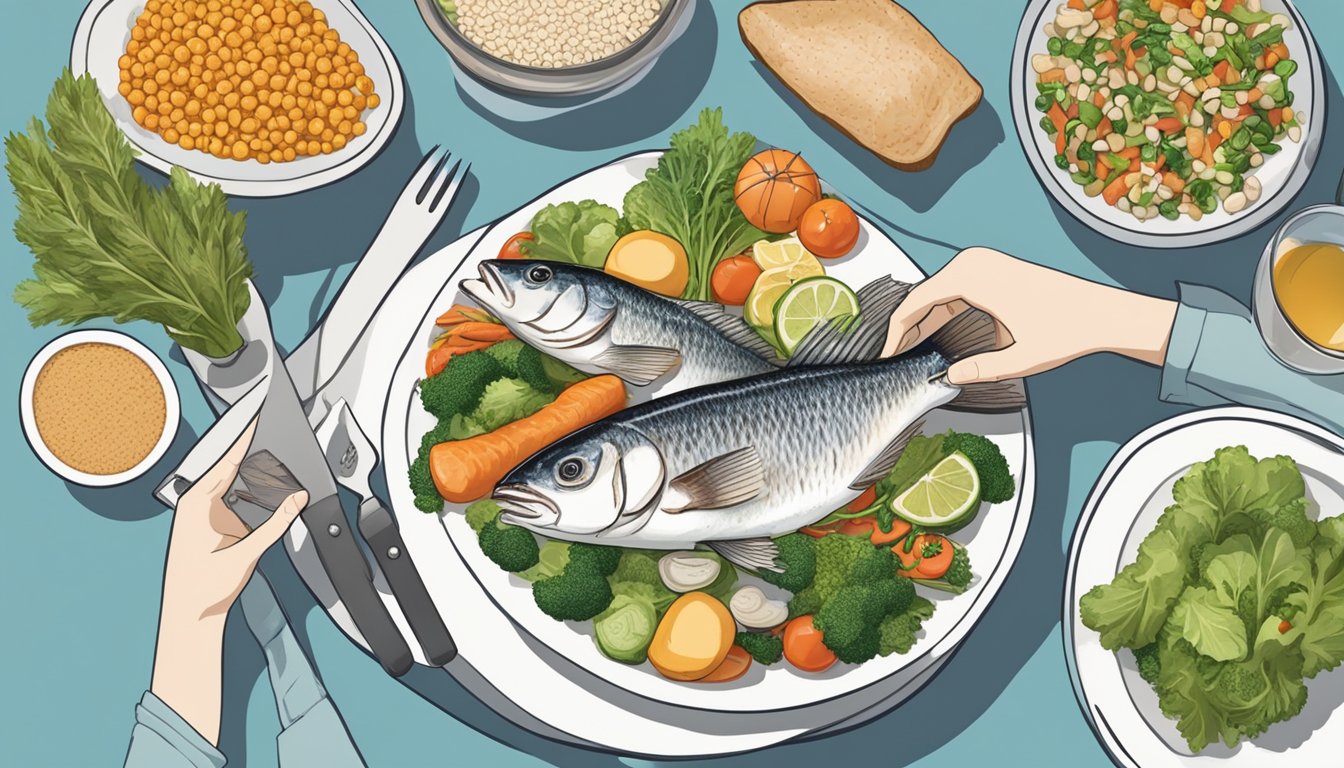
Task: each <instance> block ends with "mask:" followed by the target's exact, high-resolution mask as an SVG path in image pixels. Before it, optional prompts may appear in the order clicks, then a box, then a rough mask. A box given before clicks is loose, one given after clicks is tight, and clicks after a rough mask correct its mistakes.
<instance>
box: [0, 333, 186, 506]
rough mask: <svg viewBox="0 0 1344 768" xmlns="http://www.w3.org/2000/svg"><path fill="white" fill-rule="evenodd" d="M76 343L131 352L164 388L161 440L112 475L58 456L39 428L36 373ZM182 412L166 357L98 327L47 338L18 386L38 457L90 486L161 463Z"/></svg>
mask: <svg viewBox="0 0 1344 768" xmlns="http://www.w3.org/2000/svg"><path fill="white" fill-rule="evenodd" d="M76 344H110V345H112V346H114V347H120V348H122V349H124V350H126V351H127V352H130V353H131V354H133V355H135V356H136V357H138V358H140V360H141V361H142V362H144V364H145V365H147V366H149V370H150V371H152V372H153V373H154V378H156V379H158V381H159V386H160V387H162V388H163V406H164V420H163V434H161V435H159V439H158V442H156V443H154V447H153V448H151V449H150V451H149V453H148V454H146V455H145V458H143V459H141V460H140V463H138V464H136V465H135V466H134V467H131V468H130V469H128V470H126V471H125V472H118V473H116V474H112V475H94V474H89V473H88V472H81V471H80V470H78V469H75V468H74V467H71V466H69V465H67V464H66V463H65V462H63V461H61V460H60V459H58V458H57V457H56V454H54V453H52V452H51V449H50V448H48V447H47V444H46V443H44V442H42V434H41V433H40V432H38V430H37V419H36V418H35V417H34V415H33V388H34V387H35V386H36V385H37V375H38V374H39V373H41V372H42V368H43V367H44V366H46V364H47V362H48V361H49V360H51V358H52V357H55V355H56V353H57V352H60V351H61V350H63V349H69V348H70V347H73V346H75V345H76ZM180 412H181V404H180V402H179V401H178V397H177V385H176V384H174V383H173V377H172V376H171V375H169V373H168V369H167V368H166V367H165V366H164V364H163V361H162V360H160V359H159V357H158V355H155V354H154V353H153V352H152V351H150V349H149V347H146V346H145V345H144V344H141V343H140V342H138V341H136V340H135V339H133V338H131V337H130V336H127V335H126V334H124V333H119V332H117V331H105V330H97V329H88V330H80V331H70V332H69V333H66V334H62V335H60V336H57V337H56V338H55V339H52V340H51V341H49V342H47V345H46V346H45V347H43V348H42V349H40V350H38V352H37V354H36V355H33V359H32V360H30V361H29V362H28V368H27V370H25V371H24V372H23V384H22V385H21V387H20V390H19V414H20V418H21V419H22V421H23V436H24V438H26V439H27V440H28V445H29V446H31V447H32V449H33V453H35V454H37V458H39V459H41V461H42V463H43V464H45V465H47V469H50V470H51V471H52V472H55V473H56V474H57V475H59V476H61V477H62V478H64V479H66V480H69V481H70V482H72V483H75V484H78V485H85V486H89V487H91V488H108V487H111V486H114V485H121V484H122V483H129V482H130V481H132V480H134V479H136V478H137V477H140V476H141V475H143V474H145V472H147V471H148V470H149V468H150V467H152V466H154V465H155V464H156V463H158V461H159V459H161V458H163V454H164V453H165V452H167V450H168V446H169V445H171V444H172V442H173V438H174V437H176V436H177V424H178V419H179V416H180Z"/></svg>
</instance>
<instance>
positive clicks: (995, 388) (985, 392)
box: [943, 374, 1027, 413]
mask: <svg viewBox="0 0 1344 768" xmlns="http://www.w3.org/2000/svg"><path fill="white" fill-rule="evenodd" d="M944 375H946V374H944ZM958 386H960V387H961V394H959V395H957V397H956V399H954V400H953V401H952V402H950V403H948V404H947V405H944V406H943V407H944V408H946V409H948V410H949V411H966V412H968V413H1012V412H1013V411H1020V410H1022V409H1023V408H1026V407H1027V387H1026V385H1025V384H1024V383H1023V382H1022V380H1021V379H1004V380H1003V381H985V382H981V383H979V384H960V385H958Z"/></svg>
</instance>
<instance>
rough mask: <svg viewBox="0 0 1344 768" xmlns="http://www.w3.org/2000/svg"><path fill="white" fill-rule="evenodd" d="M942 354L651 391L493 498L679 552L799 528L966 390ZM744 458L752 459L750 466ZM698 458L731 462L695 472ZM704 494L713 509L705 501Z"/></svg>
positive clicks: (530, 523)
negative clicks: (951, 377) (654, 394)
mask: <svg viewBox="0 0 1344 768" xmlns="http://www.w3.org/2000/svg"><path fill="white" fill-rule="evenodd" d="M947 365H948V360H947V358H945V357H944V356H943V355H942V354H940V353H939V352H937V351H928V352H922V353H921V354H918V355H914V356H904V357H901V358H889V359H884V360H877V361H873V362H865V363H845V364H838V365H826V366H816V367H803V368H789V369H784V370H778V371H774V372H771V373H766V374H762V375H758V376H754V377H752V378H748V379H744V380H740V381H730V382H725V383H721V384H716V385H712V386H708V387H702V388H699V389H696V390H694V391H688V392H681V393H678V394H676V395H672V396H670V397H663V398H658V399H656V400H653V401H650V402H647V403H643V404H640V405H636V406H633V407H631V408H628V409H626V410H624V411H621V412H620V413H617V414H614V415H613V416H611V417H608V418H606V419H604V420H602V421H599V422H596V423H594V424H592V425H590V426H588V427H586V428H584V429H582V430H579V431H578V432H575V433H574V434H572V435H570V436H569V437H568V438H565V439H564V440H562V441H560V442H559V443H556V444H554V445H552V446H550V447H548V448H546V449H545V450H543V451H541V452H539V453H538V454H536V455H535V456H533V457H532V458H531V459H529V460H528V461H527V462H525V463H524V464H522V465H521V466H519V467H518V468H516V469H514V470H513V471H512V472H510V473H509V475H508V476H507V477H506V478H505V479H504V480H503V481H502V482H501V484H500V485H499V487H498V488H497V489H496V492H495V494H494V499H495V500H496V501H497V502H498V503H499V504H500V505H501V507H502V508H503V510H504V515H503V518H502V519H503V520H504V521H505V522H509V523H513V524H516V525H521V526H524V527H526V528H529V529H531V530H533V531H536V532H537V533H539V534H542V535H544V536H548V537H551V538H558V539H565V540H571V541H591V542H593V543H602V544H614V545H619V546H626V547H643V548H652V549H683V548H689V547H691V546H694V545H696V544H699V543H709V544H710V545H711V546H712V545H713V543H714V542H731V541H738V540H755V539H759V538H761V537H774V536H779V535H782V534H785V533H789V532H792V531H796V530H797V529H799V528H801V527H803V526H806V525H809V524H811V523H814V522H816V521H817V520H819V519H821V518H822V517H824V516H825V515H827V514H828V513H829V512H831V511H832V510H834V509H836V508H837V507H839V506H841V505H842V504H844V503H846V502H848V501H849V500H850V499H852V498H853V497H854V495H855V494H856V492H857V491H856V488H855V483H856V480H858V479H859V477H860V475H862V474H865V470H866V469H869V468H870V465H871V464H873V462H874V460H875V459H877V458H878V457H879V456H880V455H882V454H883V453H884V451H886V449H887V448H888V447H889V446H890V445H891V444H892V443H893V442H894V441H897V439H898V437H900V436H902V435H903V434H904V435H909V434H911V431H912V429H911V428H914V425H916V424H917V423H919V422H920V421H921V417H922V416H923V415H924V414H925V413H927V412H928V411H930V410H932V409H934V408H937V407H939V406H942V405H945V404H947V403H949V402H951V401H953V400H954V399H955V398H957V396H958V394H959V393H960V392H961V391H962V390H961V388H959V387H957V386H955V385H952V384H948V383H947V382H946V378H945V377H943V376H940V375H939V374H940V373H942V372H943V371H945V370H946V368H947ZM1019 407H1020V406H1019ZM735 452H736V453H735ZM753 453H754V456H752V454H753ZM888 455H890V453H889V452H888ZM744 456H746V457H747V458H746V459H743V457H744ZM725 457H729V458H725ZM738 459H743V460H740V461H739V460H738ZM751 459H758V462H757V463H756V464H755V465H754V466H745V465H750V464H752V461H751ZM892 461H894V459H893V460H892ZM707 462H711V466H717V467H719V468H721V469H723V468H726V469H727V471H720V472H715V473H712V476H709V477H706V473H705V472H703V471H702V472H699V473H697V472H696V471H695V470H696V468H697V467H703V466H705V465H706V463H707ZM737 465H744V466H737ZM734 467H736V469H734ZM688 478H694V479H695V480H697V481H699V482H688ZM679 479H680V482H679ZM706 481H708V482H706ZM868 482H871V480H867V481H864V484H866V483H868ZM706 491H708V492H709V493H710V494H711V495H714V496H717V498H715V499H711V500H709V504H710V505H713V506H718V507H720V508H704V505H705V503H706V499H705V498H704V494H705V493H706ZM697 496H698V497H700V498H695V497H697ZM747 496H750V497H749V498H747ZM734 501H735V502H736V503H724V502H734ZM697 505H700V506H697Z"/></svg>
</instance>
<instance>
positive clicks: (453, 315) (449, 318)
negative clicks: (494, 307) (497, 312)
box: [434, 304, 499, 326]
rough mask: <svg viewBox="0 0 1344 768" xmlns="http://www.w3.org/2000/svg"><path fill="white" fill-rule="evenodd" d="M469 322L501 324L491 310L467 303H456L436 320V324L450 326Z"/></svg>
mask: <svg viewBox="0 0 1344 768" xmlns="http://www.w3.org/2000/svg"><path fill="white" fill-rule="evenodd" d="M467 322H473V323H491V324H493V325H498V324H499V321H498V320H496V319H495V318H493V317H491V316H490V313H489V312H486V311H485V310H483V309H477V308H476V307H469V306H467V305H465V304H454V305H453V306H452V307H451V308H449V310H448V311H447V312H444V313H443V314H442V315H439V319H438V320H435V321H434V324H435V325H438V326H449V325H457V324H459V323H467Z"/></svg>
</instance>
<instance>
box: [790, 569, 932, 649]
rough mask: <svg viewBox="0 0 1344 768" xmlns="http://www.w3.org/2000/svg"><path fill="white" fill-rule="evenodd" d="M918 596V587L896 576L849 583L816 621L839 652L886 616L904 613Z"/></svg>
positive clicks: (831, 644) (827, 639)
mask: <svg viewBox="0 0 1344 768" xmlns="http://www.w3.org/2000/svg"><path fill="white" fill-rule="evenodd" d="M914 598H915V588H914V585H912V584H911V583H910V580H909V579H904V578H900V577H896V576H888V577H887V578H885V579H879V580H877V581H873V582H868V583H863V582H860V583H857V584H847V585H845V586H843V587H841V588H840V589H839V590H838V591H836V593H835V596H833V597H832V598H831V599H830V600H827V601H826V603H825V604H824V605H822V607H821V610H820V611H818V612H817V614H816V618H815V619H814V620H813V623H814V624H815V625H816V627H817V629H820V630H821V631H822V633H823V634H824V637H823V639H822V640H823V642H825V643H826V647H828V648H830V649H831V650H832V651H835V652H836V653H837V654H839V652H840V649H841V648H843V647H846V646H849V645H852V644H853V643H854V642H855V641H857V640H858V639H859V638H860V636H861V635H862V634H863V633H864V631H865V630H867V629H869V628H872V627H876V626H877V625H878V624H879V623H880V622H881V621H882V619H883V617H885V616H887V615H889V614H892V613H902V612H904V611H905V610H906V609H907V608H909V607H910V604H911V602H912V601H913V600H914ZM874 653H876V651H874ZM869 658H871V656H870V657H869Z"/></svg>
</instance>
